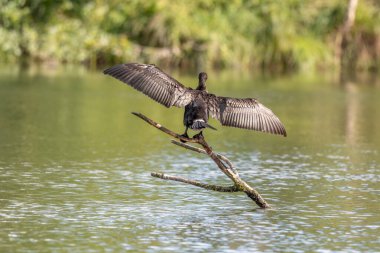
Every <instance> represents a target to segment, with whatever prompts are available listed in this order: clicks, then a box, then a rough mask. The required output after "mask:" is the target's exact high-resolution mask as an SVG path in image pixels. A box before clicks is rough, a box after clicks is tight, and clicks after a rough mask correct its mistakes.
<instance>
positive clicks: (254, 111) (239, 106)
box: [207, 94, 286, 136]
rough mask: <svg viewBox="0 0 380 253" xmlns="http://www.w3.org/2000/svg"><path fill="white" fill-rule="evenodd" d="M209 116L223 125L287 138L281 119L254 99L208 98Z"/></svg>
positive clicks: (212, 96) (211, 95)
mask: <svg viewBox="0 0 380 253" xmlns="http://www.w3.org/2000/svg"><path fill="white" fill-rule="evenodd" d="M207 100H208V110H209V115H210V116H211V117H213V118H216V119H218V120H219V121H220V122H221V123H222V125H224V126H231V127H238V128H245V129H251V130H256V131H261V132H267V133H272V134H279V135H283V136H286V131H285V127H284V125H283V124H282V123H281V121H280V120H279V118H278V117H277V116H276V115H275V114H274V113H273V112H272V111H271V110H270V109H268V108H266V107H265V106H264V105H263V104H261V103H259V102H258V101H257V100H256V99H253V98H244V99H242V98H229V97H217V96H215V95H213V94H209V96H208V99H207Z"/></svg>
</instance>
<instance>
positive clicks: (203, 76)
mask: <svg viewBox="0 0 380 253" xmlns="http://www.w3.org/2000/svg"><path fill="white" fill-rule="evenodd" d="M198 79H199V82H201V81H203V82H206V80H207V74H206V73H205V72H201V73H199V75H198Z"/></svg>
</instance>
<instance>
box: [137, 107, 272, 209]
mask: <svg viewBox="0 0 380 253" xmlns="http://www.w3.org/2000/svg"><path fill="white" fill-rule="evenodd" d="M133 114H134V115H136V116H137V117H139V118H141V119H142V120H144V121H145V122H147V123H148V124H150V125H151V126H154V127H155V128H157V129H159V130H161V131H162V132H164V133H166V134H168V135H170V136H172V137H174V138H176V139H179V140H181V141H185V142H190V143H196V144H199V145H201V146H202V147H203V149H201V148H197V147H194V146H191V145H189V144H185V143H181V142H178V141H172V143H173V144H175V145H178V146H181V147H183V148H186V149H189V150H192V151H195V152H198V153H202V154H207V155H208V156H209V157H210V158H211V159H212V160H213V161H214V162H215V164H216V165H217V166H218V167H219V169H220V170H221V171H222V172H223V173H224V174H225V175H227V176H228V177H229V178H230V179H231V180H232V182H233V183H234V185H233V186H220V185H210V184H205V183H201V182H198V181H195V180H190V179H187V178H183V177H178V176H169V175H165V174H163V173H155V172H154V173H151V175H152V176H153V177H157V178H161V179H164V180H173V181H178V182H182V183H186V184H191V185H194V186H197V187H201V188H204V189H208V190H214V191H220V192H237V191H241V192H244V193H245V194H247V196H248V197H249V198H251V199H252V200H253V201H254V202H255V203H256V204H257V205H258V206H259V207H261V208H269V207H270V206H269V204H268V203H267V202H266V201H265V200H264V198H263V197H261V195H260V194H259V193H258V192H257V191H256V190H255V189H254V188H252V187H251V186H250V185H248V184H247V183H246V182H245V181H244V180H242V179H241V178H240V176H239V174H238V173H237V171H236V169H235V168H234V167H233V166H232V163H231V162H230V161H229V160H228V159H227V158H226V157H224V156H222V155H220V154H217V153H214V151H213V150H212V148H211V147H210V146H209V145H208V143H207V142H206V140H205V139H204V137H203V136H200V137H198V138H186V137H183V136H182V135H180V134H177V133H175V132H173V131H171V130H169V129H167V128H166V127H163V126H162V125H160V124H158V123H156V122H154V121H153V120H151V119H149V118H148V117H146V116H144V115H143V114H141V113H136V112H133ZM198 136H199V135H198Z"/></svg>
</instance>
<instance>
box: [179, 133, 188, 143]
mask: <svg viewBox="0 0 380 253" xmlns="http://www.w3.org/2000/svg"><path fill="white" fill-rule="evenodd" d="M180 136H181V137H185V138H189V136H188V135H187V133H184V134H181V135H180ZM180 141H181V142H182V143H186V141H184V140H182V139H180Z"/></svg>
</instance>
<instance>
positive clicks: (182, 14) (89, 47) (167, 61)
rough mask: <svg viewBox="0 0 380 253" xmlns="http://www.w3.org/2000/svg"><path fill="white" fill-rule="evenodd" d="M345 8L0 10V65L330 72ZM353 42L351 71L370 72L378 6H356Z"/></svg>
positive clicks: (134, 3) (89, 5) (338, 0)
mask: <svg viewBox="0 0 380 253" xmlns="http://www.w3.org/2000/svg"><path fill="white" fill-rule="evenodd" d="M347 2H348V1H347ZM346 8H347V3H346V1H342V0H313V1H311V0H283V1H274V0H193V1H179V0H178V1H173V0H144V1H139V0H128V1H125V0H110V1H107V0H95V1H89V0H71V1H70V0H0V58H1V59H0V60H1V61H3V62H9V61H19V60H25V59H27V60H28V61H41V62H52V63H66V62H68V63H84V64H87V65H89V66H90V67H96V66H98V65H105V64H112V63H119V62H130V61H139V62H150V63H156V64H164V65H170V66H176V67H189V66H190V67H191V66H194V65H197V64H201V63H207V65H208V67H214V68H222V67H229V68H255V69H261V70H272V71H289V70H298V69H304V70H310V69H326V68H330V67H333V66H335V65H336V47H337V46H339V45H337V42H336V41H337V36H338V34H339V31H340V28H341V26H342V24H343V20H344V17H345V12H346ZM353 36H354V37H355V42H356V43H357V53H358V67H360V68H363V69H370V68H376V67H378V66H379V65H380V64H379V59H378V58H379V57H378V56H379V55H380V46H379V44H380V2H378V1H377V0H360V2H359V7H358V9H357V20H356V23H355V26H354V30H353Z"/></svg>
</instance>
